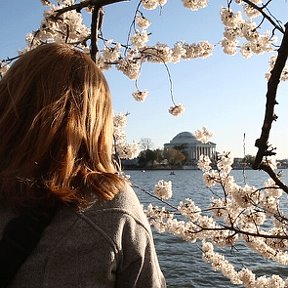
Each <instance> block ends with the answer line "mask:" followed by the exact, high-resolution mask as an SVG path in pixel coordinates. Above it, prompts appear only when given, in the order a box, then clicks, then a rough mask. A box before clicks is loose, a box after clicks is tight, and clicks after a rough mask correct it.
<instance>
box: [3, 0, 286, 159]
mask: <svg viewBox="0 0 288 288" xmlns="http://www.w3.org/2000/svg"><path fill="white" fill-rule="evenodd" d="M272 2H273V3H276V2H275V0H274V1H272ZM277 2H278V4H274V6H272V7H271V12H272V13H273V15H275V16H276V18H277V19H279V20H281V21H283V22H284V23H285V20H288V17H287V16H288V15H287V13H285V11H286V12H287V11H288V3H287V2H285V1H284V0H283V1H282V0H281V1H277ZM137 3H138V1H135V0H132V1H130V2H123V3H118V4H113V5H110V6H108V7H106V9H105V18H104V26H103V34H104V36H105V38H107V39H113V40H115V41H120V42H121V41H122V42H124V43H125V42H126V41H127V35H128V31H129V27H130V25H131V22H132V20H133V17H134V13H135V7H136V4H137ZM273 3H272V4H273ZM225 4H226V1H224V0H218V2H217V4H216V2H215V1H213V2H212V1H211V3H210V4H209V6H208V7H207V8H205V9H203V10H200V11H197V12H192V11H190V10H188V9H185V8H184V7H183V5H182V1H180V0H179V1H175V0H173V1H171V0H170V1H168V4H167V5H165V6H164V7H163V9H161V10H159V9H158V10H155V11H147V12H145V16H147V18H148V19H149V20H151V22H152V24H151V26H150V28H149V32H151V33H152V35H151V37H150V38H151V39H150V40H151V43H148V44H151V45H153V44H155V43H156V42H157V41H159V42H162V43H167V44H169V46H172V45H173V44H174V43H175V42H177V41H180V40H183V41H187V42H189V43H192V42H198V41H201V40H208V41H209V42H210V43H212V44H215V45H216V48H215V51H214V53H213V55H212V56H211V57H209V58H207V59H195V60H192V61H183V62H181V63H178V64H168V68H169V71H170V74H171V79H172V81H173V89H174V96H175V101H176V103H182V104H184V105H185V112H184V114H182V115H181V116H178V117H174V116H172V115H170V114H169V113H168V109H169V107H170V106H172V102H171V98H170V86H169V78H168V75H167V71H166V69H165V67H164V65H161V64H149V63H145V64H144V65H143V67H142V69H141V75H140V78H139V80H138V86H139V87H140V89H141V90H144V89H147V90H148V91H149V95H148V97H147V99H146V100H145V102H143V103H139V102H136V101H135V100H134V99H133V97H132V92H134V91H135V83H134V81H131V80H129V79H128V78H127V77H126V76H124V75H123V74H122V73H121V72H119V71H117V70H116V69H115V68H112V69H110V70H108V71H105V72H104V74H105V76H106V78H107V80H108V83H109V85H110V89H111V93H112V97H113V103H114V111H115V112H123V113H126V112H128V113H130V115H129V121H128V126H127V129H126V131H127V136H128V139H129V141H130V142H132V141H135V142H139V140H140V139H141V138H150V139H151V140H152V143H153V144H154V148H157V147H160V148H161V147H163V145H164V143H167V142H169V141H170V140H172V138H173V137H175V136H176V135H177V134H178V133H180V132H183V131H188V132H192V133H194V132H195V130H197V129H200V128H201V127H203V126H206V127H207V128H208V130H209V131H211V132H213V137H212V139H211V141H212V142H214V143H216V145H217V148H216V149H217V151H219V152H222V151H231V152H232V154H233V155H234V156H235V157H243V156H244V153H245V154H246V155H247V154H251V155H255V154H256V152H257V149H256V148H255V147H254V143H255V140H256V139H257V138H259V136H260V134H261V128H262V124H263V118H264V111H265V101H266V99H265V94H266V88H267V81H266V79H265V78H264V75H265V73H266V72H267V70H268V67H269V65H268V61H269V58H270V56H271V54H270V55H268V54H264V55H259V56H252V58H250V59H244V58H243V57H242V56H241V55H234V56H228V55H225V54H224V53H223V52H222V49H221V47H220V45H217V43H218V41H219V40H220V39H221V38H222V35H223V25H222V24H221V20H220V8H221V7H222V6H225ZM1 6H2V7H1V8H2V9H1V10H0V25H1V27H2V28H1V29H0V37H1V39H2V40H1V42H0V58H6V57H13V56H15V55H17V50H18V49H23V48H24V47H25V35H26V34H27V33H29V32H31V31H32V30H36V29H37V28H38V27H39V24H40V21H41V19H42V14H43V11H44V7H43V6H42V4H41V2H40V0H39V1H38V0H26V1H22V0H10V1H4V2H3V3H2V4H1ZM285 16H286V17H287V18H286V19H285ZM89 20H90V19H89V18H86V21H87V22H86V23H87V24H88V25H89ZM264 31H265V30H264ZM264 31H263V32H264ZM273 55H275V53H274V54H273ZM287 90H288V87H287V83H281V84H280V87H279V91H278V95H277V100H278V102H279V105H277V107H276V114H277V115H278V116H279V118H278V120H277V122H274V123H273V126H272V130H271V134H270V135H271V136H270V142H269V143H271V144H272V145H273V146H276V147H277V150H276V151H277V158H278V159H283V158H288V149H287V142H288V136H287V133H286V129H287V124H286V123H288V113H287V112H288V111H287V107H288V97H287ZM244 134H245V139H244Z"/></svg>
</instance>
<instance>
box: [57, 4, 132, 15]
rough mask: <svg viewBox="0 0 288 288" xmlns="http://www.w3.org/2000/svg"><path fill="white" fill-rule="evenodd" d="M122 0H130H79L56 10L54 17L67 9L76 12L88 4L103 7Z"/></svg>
mask: <svg viewBox="0 0 288 288" xmlns="http://www.w3.org/2000/svg"><path fill="white" fill-rule="evenodd" d="M124 1H130V0H86V1H83V2H80V3H78V4H74V5H70V6H67V7H64V8H61V9H58V10H56V11H55V12H56V15H55V17H56V18H57V17H59V16H60V15H62V14H63V13H66V12H68V11H72V10H76V11H77V12H80V11H81V10H82V9H83V8H85V7H89V6H98V7H104V6H107V5H110V4H114V3H118V2H124Z"/></svg>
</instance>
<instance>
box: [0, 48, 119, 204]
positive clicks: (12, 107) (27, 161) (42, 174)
mask: <svg viewBox="0 0 288 288" xmlns="http://www.w3.org/2000/svg"><path fill="white" fill-rule="evenodd" d="M0 133H1V143H0V185H1V186H0V193H1V195H2V197H4V198H5V199H7V200H10V201H11V202H12V203H13V202H14V203H17V204H20V205H21V204H22V203H25V202H28V203H29V200H31V201H32V202H33V199H38V198H39V197H40V198H41V197H42V196H43V194H42V192H40V193H39V189H38V188H39V187H41V188H43V189H44V190H46V191H48V193H47V195H54V196H56V198H58V199H60V200H61V201H64V202H71V203H74V204H76V205H77V204H79V202H81V199H82V198H83V197H84V198H85V190H87V189H88V190H89V191H90V192H91V191H92V192H93V193H96V194H98V195H99V196H100V197H101V198H104V199H112V198H113V197H114V195H115V194H116V193H117V192H118V191H119V188H120V187H121V185H122V183H123V180H122V179H121V178H120V177H119V176H118V175H117V173H116V170H115V168H114V165H113V162H112V158H111V154H112V133H113V121H112V107H111V97H110V93H109V89H108V85H107V83H106V81H105V78H104V76H103V75H102V73H101V71H100V70H99V69H98V68H97V66H96V64H95V63H94V62H93V61H92V60H91V59H90V57H89V56H87V55H85V54H84V53H83V52H81V51H79V50H76V49H75V48H72V47H70V46H68V45H65V44H55V43H53V44H46V45H43V46H40V47H38V48H36V49H34V50H32V51H29V52H27V53H26V54H24V55H22V56H20V59H19V60H17V61H16V62H15V63H14V64H13V65H12V67H11V68H10V69H9V71H8V72H7V74H6V75H5V76H4V77H3V79H2V80H1V81H0ZM19 183H21V185H19ZM19 187H20V188H21V189H20V188H19ZM36 187H38V188H37V189H36ZM40 190H41V189H40ZM38 194H39V195H38ZM44 198H45V197H44ZM45 201H46V200H45Z"/></svg>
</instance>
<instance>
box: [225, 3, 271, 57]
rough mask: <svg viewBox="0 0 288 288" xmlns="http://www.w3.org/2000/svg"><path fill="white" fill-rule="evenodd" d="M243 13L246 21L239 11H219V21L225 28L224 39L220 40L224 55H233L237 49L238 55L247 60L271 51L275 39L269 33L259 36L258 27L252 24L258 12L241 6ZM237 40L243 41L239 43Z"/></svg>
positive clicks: (249, 7)
mask: <svg viewBox="0 0 288 288" xmlns="http://www.w3.org/2000/svg"><path fill="white" fill-rule="evenodd" d="M254 2H257V3H258V2H259V1H254ZM257 3H254V4H257ZM243 11H244V13H245V14H246V16H248V20H246V19H244V17H243V15H242V13H241V11H238V12H233V11H232V9H231V8H230V7H229V8H222V10H221V20H222V23H223V24H224V27H225V30H224V33H223V34H224V38H223V39H222V40H221V45H222V47H223V51H224V53H226V54H229V55H234V54H236V53H237V50H238V48H239V50H240V53H241V54H242V55H243V56H244V57H245V58H249V57H251V56H252V55H253V54H262V53H264V52H270V51H272V50H273V44H274V42H275V41H276V38H275V37H272V36H271V33H270V32H269V31H267V32H266V33H264V34H260V33H259V32H258V28H259V26H258V25H257V24H256V23H255V22H253V18H255V17H257V16H259V12H258V11H257V10H256V9H255V8H253V7H251V6H249V5H247V4H243ZM239 39H243V41H242V42H240V41H239Z"/></svg>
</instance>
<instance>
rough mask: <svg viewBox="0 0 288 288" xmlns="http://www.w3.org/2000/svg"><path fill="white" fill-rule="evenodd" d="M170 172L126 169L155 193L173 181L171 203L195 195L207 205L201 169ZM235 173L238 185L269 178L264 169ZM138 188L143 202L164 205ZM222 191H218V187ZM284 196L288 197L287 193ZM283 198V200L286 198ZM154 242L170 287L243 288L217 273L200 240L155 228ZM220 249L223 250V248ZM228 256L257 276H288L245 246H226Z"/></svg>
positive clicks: (285, 269) (260, 184)
mask: <svg viewBox="0 0 288 288" xmlns="http://www.w3.org/2000/svg"><path fill="white" fill-rule="evenodd" d="M170 172H171V171H167V170H157V171H145V172H142V171H126V174H127V175H130V177H131V181H132V182H134V183H135V184H136V185H138V186H140V187H142V188H144V189H146V190H148V191H150V192H153V188H154V185H155V184H156V183H157V182H158V181H159V180H161V179H163V180H165V181H168V180H171V181H172V183H173V184H172V185H173V197H172V199H171V200H169V203H171V204H173V205H176V206H177V204H178V203H179V201H181V200H184V199H185V198H192V199H193V200H194V201H195V202H196V204H197V205H198V206H200V207H201V208H202V207H205V204H207V203H208V201H209V199H210V198H211V197H212V193H211V191H210V190H209V189H207V188H206V187H205V185H204V183H203V181H202V172H201V171H199V170H177V171H174V172H175V175H170ZM232 175H233V176H234V177H235V179H236V180H237V183H238V184H244V183H247V184H249V185H255V186H257V187H259V188H260V187H263V186H264V185H263V183H264V181H265V180H267V179H268V175H267V174H265V173H264V172H261V171H254V170H245V171H242V170H233V171H232ZM282 177H283V181H284V182H285V183H286V185H287V183H288V169H287V170H283V171H282ZM134 189H135V192H136V193H137V195H138V197H139V199H140V202H141V203H142V204H143V205H144V206H147V204H148V203H153V204H155V205H158V206H163V205H164V204H163V203H161V202H160V201H158V200H157V199H154V198H153V197H151V196H149V195H148V194H147V193H145V192H143V191H141V190H140V189H136V188H134ZM214 192H216V193H217V190H214ZM218 192H219V190H218ZM284 198H285V199H286V200H287V196H286V195H285V196H284ZM285 199H284V201H286V200H285ZM153 236H154V241H155V245H156V250H157V254H158V258H159V262H160V265H161V268H162V271H163V273H164V274H165V277H166V281H167V285H168V287H169V288H170V287H171V288H176V287H177V288H192V287H193V288H202V287H203V288H204V287H205V288H206V287H210V288H212V287H213V288H224V287H225V288H228V287H243V286H240V285H233V284H232V283H231V282H230V281H229V280H227V279H226V278H225V277H224V276H222V275H221V274H220V272H215V271H213V269H212V268H211V266H210V264H208V263H206V262H204V261H203V260H202V254H201V251H200V249H199V248H198V247H197V245H199V246H201V243H198V244H197V243H196V244H195V243H188V242H185V241H183V240H181V239H180V238H178V237H176V236H173V235H169V234H159V233H158V232H156V231H154V230H153ZM220 251H221V250H220ZM224 253H225V257H227V259H228V260H229V261H231V262H232V263H233V264H235V265H236V267H237V270H239V269H241V268H242V267H247V268H249V269H252V270H253V272H254V273H256V275H257V277H259V276H263V275H267V276H271V275H273V274H278V275H280V276H281V277H282V278H286V277H288V267H287V266H282V265H280V264H278V263H275V262H271V261H268V260H265V261H264V260H263V258H262V257H260V256H259V255H257V254H256V253H253V252H251V250H248V249H246V248H245V247H244V245H238V246H236V249H229V248H228V249H226V250H225V252H224Z"/></svg>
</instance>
